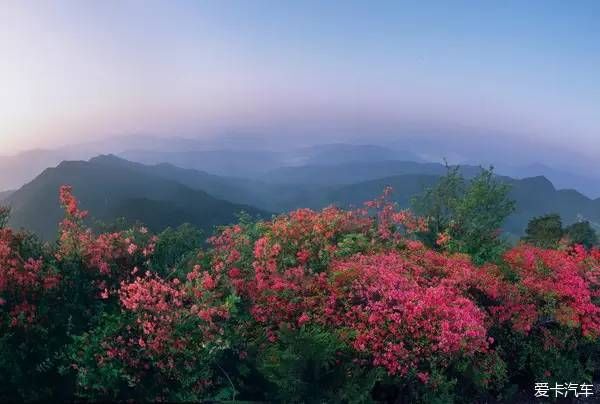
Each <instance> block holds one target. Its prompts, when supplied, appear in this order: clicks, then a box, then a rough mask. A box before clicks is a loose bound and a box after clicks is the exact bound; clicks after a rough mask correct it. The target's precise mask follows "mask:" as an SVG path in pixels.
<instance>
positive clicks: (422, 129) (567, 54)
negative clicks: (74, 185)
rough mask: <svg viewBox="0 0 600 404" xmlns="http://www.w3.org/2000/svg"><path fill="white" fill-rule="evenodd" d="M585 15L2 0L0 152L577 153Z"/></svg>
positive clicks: (586, 84)
mask: <svg viewBox="0 0 600 404" xmlns="http://www.w3.org/2000/svg"><path fill="white" fill-rule="evenodd" d="M599 19H600V2H598V1H595V0H589V1H586V0H581V1H576V2H568V1H552V0H546V1H506V0H503V1H485V2H482V1H460V0H456V1H431V2H429V1H418V2H415V1H410V2H409V1H407V2H404V1H398V0H396V1H384V0H382V1H376V2H373V1H367V0H364V1H354V0H344V1H326V0H322V1H310V0H306V1H301V2H297V1H281V0H279V1H276V0H273V1H260V0H239V1H234V0H229V1H228V0H214V1H212V0H207V1H201V0H197V1H177V0H172V1H166V0H165V1H127V0H120V1H117V0H104V1H85V0H79V1H77V0H74V1H64V0H62V1H61V0H56V1H45V0H37V1H28V0H3V1H2V2H0V154H6V153H10V152H14V151H18V150H24V149H29V148H36V147H56V146H60V145H64V144H69V143H77V142H84V141H90V140H96V139H100V138H103V137H107V136H117V135H131V134H142V133H143V134H155V135H161V136H186V137H202V136H215V135H217V136H218V134H221V133H223V134H224V133H253V134H260V135H264V136H266V137H268V136H271V137H276V138H279V139H280V140H283V141H287V140H288V139H289V140H290V141H291V140H298V139H315V140H329V139H331V140H340V139H355V140H356V139H357V140H360V141H361V142H362V143H368V142H369V140H370V139H383V138H385V139H395V141H396V142H401V141H402V139H403V136H413V137H414V136H417V137H418V136H420V135H419V134H423V136H425V135H427V136H429V137H430V138H431V139H433V141H435V140H436V139H439V140H440V141H444V142H446V143H452V141H453V140H454V139H455V138H456V139H459V138H460V139H466V138H468V139H474V141H477V142H480V143H481V144H484V145H485V143H486V142H488V141H492V140H493V142H495V143H496V144H501V143H503V142H511V144H515V145H517V146H516V147H518V144H519V143H520V142H523V143H524V144H528V145H537V144H540V145H543V146H544V147H548V148H549V149H552V148H553V150H570V151H573V152H575V153H579V154H582V155H586V156H588V157H591V156H594V155H595V154H597V153H598V152H600V114H599V113H598V111H599V106H600V74H598V72H599V71H600V24H598V20H599ZM407 139H408V137H407Z"/></svg>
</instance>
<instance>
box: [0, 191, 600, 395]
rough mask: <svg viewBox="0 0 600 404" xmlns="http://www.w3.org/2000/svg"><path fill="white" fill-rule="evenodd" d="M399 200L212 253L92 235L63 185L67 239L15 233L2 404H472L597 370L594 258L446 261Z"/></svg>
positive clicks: (1, 278) (1, 332)
mask: <svg viewBox="0 0 600 404" xmlns="http://www.w3.org/2000/svg"><path fill="white" fill-rule="evenodd" d="M388 196H389V190H386V192H384V195H383V196H382V197H381V198H379V199H377V200H375V201H371V202H368V203H366V204H365V206H364V207H363V208H360V209H355V210H343V209H338V208H335V207H329V208H326V209H324V210H322V211H313V210H309V209H300V210H297V211H294V212H290V213H288V214H285V215H280V216H277V217H274V218H273V219H271V220H268V221H260V222H256V221H253V220H252V219H251V218H249V217H246V216H242V217H241V219H240V221H239V223H238V224H235V225H231V226H227V227H223V228H220V229H218V231H217V232H216V233H215V234H214V235H213V236H211V237H210V238H209V239H208V240H207V242H206V243H203V242H202V240H201V239H200V235H199V234H198V232H197V231H195V230H194V229H193V228H190V227H189V226H184V227H181V228H179V229H169V230H167V231H165V232H164V233H163V234H159V235H152V234H150V232H149V231H148V230H147V229H145V228H144V227H140V226H137V227H134V228H131V229H128V230H123V231H118V232H109V233H102V234H94V233H93V232H92V231H91V230H90V229H88V228H87V227H86V226H85V225H84V224H83V219H84V218H85V217H86V212H84V211H82V210H81V209H80V207H79V205H78V202H77V201H76V200H75V198H74V197H73V196H72V193H71V189H70V188H69V187H63V188H62V189H61V190H60V200H61V203H62V204H63V206H64V208H65V219H64V220H63V222H62V223H61V224H60V231H59V237H58V240H57V241H56V243H55V244H52V245H49V244H43V243H41V242H39V241H38V240H37V239H36V238H35V237H34V236H31V235H27V234H22V233H15V232H14V231H12V230H10V229H7V228H2V229H0V354H1V355H0V378H1V380H2V383H1V384H0V399H1V400H77V399H85V400H135V401H139V400H150V401H199V400H223V401H230V400H250V401H275V402H278V401H282V402H324V401H325V402H377V401H382V402H394V401H399V400H407V401H414V402H452V401H456V402H473V401H475V400H482V401H485V400H488V401H490V400H495V399H500V400H510V399H511V397H512V395H514V394H516V393H517V392H519V391H522V390H527V391H529V390H531V388H532V386H533V383H534V382H536V381H557V382H560V383H562V382H564V381H565V380H567V381H568V380H570V381H574V382H579V383H581V382H591V381H592V380H595V378H597V377H598V375H599V374H598V372H599V370H598V365H599V364H600V359H599V350H598V338H599V337H600V252H599V251H598V250H595V249H589V248H588V249H586V248H583V247H581V246H572V247H564V248H562V249H560V250H547V249H542V248H539V247H534V246H531V245H528V244H520V245H518V246H515V247H512V248H510V249H506V250H505V251H500V252H499V253H496V252H495V253H494V260H493V262H486V261H482V259H481V258H482V255H481V254H477V253H474V256H475V259H474V256H473V255H469V254H465V253H457V252H456V251H457V250H456V249H455V248H453V246H454V245H455V240H453V239H452V237H453V233H449V232H442V233H439V234H437V235H435V236H436V237H435V238H436V240H435V244H436V247H435V249H432V248H431V247H428V246H427V244H428V243H429V242H430V240H429V239H431V238H432V236H431V235H429V236H428V237H429V238H428V240H429V241H426V244H424V243H423V242H421V241H420V240H419V237H421V236H422V235H423V234H424V233H427V234H428V233H429V232H431V229H432V228H433V227H432V225H431V223H430V219H429V218H427V217H417V216H415V215H413V214H412V213H411V212H410V211H408V210H399V209H398V208H397V207H396V206H395V205H394V204H393V203H391V202H389V199H388ZM494 237H495V236H494ZM498 254H499V256H500V258H497V255H498Z"/></svg>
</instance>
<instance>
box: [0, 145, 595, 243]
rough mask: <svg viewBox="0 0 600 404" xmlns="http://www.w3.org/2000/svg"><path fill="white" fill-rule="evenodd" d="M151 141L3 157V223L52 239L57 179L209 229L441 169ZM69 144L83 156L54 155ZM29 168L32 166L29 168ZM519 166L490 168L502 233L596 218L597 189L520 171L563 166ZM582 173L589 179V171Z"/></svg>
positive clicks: (397, 161)
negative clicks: (6, 214)
mask: <svg viewBox="0 0 600 404" xmlns="http://www.w3.org/2000/svg"><path fill="white" fill-rule="evenodd" d="M128 142H129V143H128V144H126V145H127V146H136V145H138V146H139V144H140V143H141V141H140V139H138V138H131V139H129V140H128ZM117 143H118V142H117ZM147 144H148V143H147ZM156 145H157V147H164V148H165V149H167V150H166V151H160V150H141V149H137V150H134V149H131V150H125V151H122V152H120V153H118V155H115V154H102V155H99V156H94V157H91V158H90V157H89V156H90V154H92V155H93V154H94V150H95V149H98V148H99V147H98V145H96V146H94V145H87V146H80V147H78V148H76V147H72V148H69V149H62V150H60V151H36V152H35V153H34V152H31V153H29V154H23V155H20V156H13V157H12V158H8V159H4V160H2V164H4V165H5V167H7V168H6V169H5V170H3V171H2V173H3V174H2V175H3V176H4V177H6V178H9V177H10V178H11V179H12V182H9V183H10V184H12V185H14V186H13V187H12V188H15V190H14V192H2V193H0V200H2V202H1V203H2V204H6V205H9V206H11V208H12V214H11V218H10V225H11V226H13V227H15V228H26V229H28V230H32V231H35V232H36V233H38V234H40V235H41V236H42V237H43V238H45V239H52V238H53V237H54V236H55V235H56V231H57V227H56V223H58V222H59V220H60V218H61V216H62V212H61V209H60V206H59V203H58V197H57V195H58V188H59V187H60V186H61V185H63V184H69V185H72V186H73V189H74V193H75V196H76V197H77V198H78V199H80V201H81V204H82V207H83V208H84V209H87V210H90V212H91V213H92V215H93V219H94V220H99V221H102V222H106V223H111V222H113V221H115V220H117V219H118V218H121V217H124V218H126V219H127V220H128V221H129V222H136V221H139V222H143V223H145V224H146V225H148V226H149V227H150V228H151V229H152V230H154V231H160V230H162V229H164V228H166V227H169V226H171V227H173V226H178V225H180V224H183V223H186V222H189V223H192V224H194V225H196V226H197V227H199V228H201V229H204V230H205V231H206V232H210V231H211V230H212V228H213V227H214V226H216V225H222V224H227V223H231V222H233V221H235V220H237V215H238V214H239V213H240V212H241V211H244V212H247V213H248V214H250V215H254V216H261V217H269V216H270V215H271V214H275V213H282V212H286V211H289V210H293V209H296V208H300V207H309V208H313V209H319V208H322V207H325V206H328V205H331V204H334V205H337V206H340V207H351V206H355V207H356V206H360V205H361V204H362V202H364V201H366V200H369V199H373V198H375V197H377V196H378V195H380V194H381V192H382V190H383V189H384V188H385V187H386V186H392V188H393V189H394V192H393V198H394V200H395V201H396V202H398V203H399V205H401V206H402V207H409V206H410V202H411V199H412V198H413V197H414V196H416V195H418V194H419V193H421V192H423V190H425V189H426V188H427V187H430V186H432V185H434V184H435V183H436V182H437V180H438V179H439V178H440V176H442V175H444V174H445V173H446V170H447V168H446V166H445V165H444V164H441V163H434V162H427V161H425V160H424V159H423V158H422V157H420V156H419V155H417V154H415V153H412V152H409V151H402V150H394V149H391V148H386V147H383V146H374V145H349V144H327V145H317V146H311V147H301V148H295V149H290V150H273V151H264V150H226V149H219V150H216V149H215V150H199V151H194V150H185V149H186V148H194V147H200V145H199V144H196V143H194V142H193V141H183V140H182V141H179V142H178V141H175V142H173V143H172V144H171V145H170V148H167V145H166V144H165V142H162V141H160V140H157V143H156ZM102 147H103V150H105V149H110V148H111V147H113V146H111V145H107V144H103V145H102ZM77 153H80V155H82V156H84V158H82V159H69V158H65V160H64V161H63V160H61V161H60V162H58V163H56V161H57V160H60V159H61V158H63V157H64V156H66V157H70V156H73V155H77ZM24 156H28V157H32V156H36V157H37V158H35V159H32V160H31V164H30V165H26V164H22V165H19V164H20V157H24ZM44 166H45V167H44ZM9 167H10V168H9ZM21 167H23V169H22V170H21V171H19V169H20V168H21ZM41 167H43V168H41ZM25 168H26V169H25ZM36 169H40V170H41V171H40V173H38V174H39V175H36V173H35V170H36ZM460 169H461V172H462V174H463V175H464V176H465V178H467V179H468V178H472V177H474V176H476V175H477V174H479V172H480V171H481V168H480V167H479V166H476V165H461V166H460ZM529 169H530V171H527V170H525V169H524V170H523V171H522V173H521V174H522V175H520V176H518V175H517V174H519V171H515V172H514V174H515V175H514V177H511V176H503V175H501V174H503V173H502V172H498V175H499V176H498V178H499V179H500V180H501V181H504V182H507V183H509V184H510V185H511V194H510V197H511V198H512V199H514V200H515V201H516V202H517V208H516V211H515V212H514V214H513V215H511V216H510V217H509V218H508V220H507V221H506V223H505V226H504V231H506V232H507V234H509V235H512V236H514V237H518V236H520V235H522V234H523V231H524V228H525V226H526V225H527V222H528V221H529V220H530V219H531V218H532V217H534V216H539V215H543V214H546V213H559V214H560V215H561V216H562V217H563V220H564V221H565V223H572V222H575V221H578V220H581V219H586V220H590V221H591V222H592V223H600V199H592V198H589V197H588V196H586V195H584V194H582V193H581V192H579V191H577V190H572V189H571V190H569V189H563V190H560V189H557V187H555V185H554V184H553V183H552V182H551V181H550V180H549V179H548V178H546V177H544V176H541V175H534V176H531V177H527V176H526V174H527V173H537V172H540V171H539V170H541V171H542V172H544V170H546V169H547V170H548V172H549V173H553V174H554V176H555V177H557V178H562V181H567V180H568V179H569V178H568V177H567V175H566V174H564V173H562V172H560V171H559V170H554V171H553V170H551V169H550V168H548V167H545V166H541V165H537V166H531V167H529ZM11 171H12V173H14V175H13V176H12V177H11V176H10V175H9V174H10V173H11ZM560 174H562V177H560ZM27 176H31V177H33V179H32V180H31V181H30V182H28V183H27V184H25V185H23V186H22V187H19V184H18V181H17V179H18V178H21V181H26V180H25V178H26V177H27ZM517 177H518V178H517ZM6 178H4V180H5V181H6ZM581 178H583V177H581ZM581 178H573V179H572V181H573V182H574V183H576V181H578V180H581ZM5 183H6V182H5ZM559 183H563V182H559ZM588 183H589V184H590V188H593V183H594V182H593V181H592V179H590V181H589V182H585V184H588ZM585 184H584V183H582V184H580V185H585Z"/></svg>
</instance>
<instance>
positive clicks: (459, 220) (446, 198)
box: [414, 167, 515, 263]
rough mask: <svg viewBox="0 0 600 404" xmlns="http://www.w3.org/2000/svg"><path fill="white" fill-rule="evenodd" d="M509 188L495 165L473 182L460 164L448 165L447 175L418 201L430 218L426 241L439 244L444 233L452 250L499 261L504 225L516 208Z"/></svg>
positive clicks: (476, 258)
mask: <svg viewBox="0 0 600 404" xmlns="http://www.w3.org/2000/svg"><path fill="white" fill-rule="evenodd" d="M509 191H510V187H509V185H508V184H505V183H502V182H500V181H499V180H498V179H497V178H496V177H495V176H494V172H493V168H492V167H490V168H489V169H482V171H481V173H480V174H479V175H478V176H477V177H475V178H474V179H472V180H471V181H469V182H467V181H465V179H464V178H463V176H462V175H461V173H460V169H459V167H452V168H450V167H448V172H447V174H446V176H444V177H442V178H441V179H440V181H439V182H438V183H437V185H435V186H434V187H433V188H430V189H428V190H427V191H426V192H425V193H424V194H423V195H422V196H421V197H418V198H417V199H416V200H415V201H414V206H415V210H416V211H417V213H419V214H421V215H424V216H426V217H427V218H428V221H429V230H428V231H427V232H426V233H425V234H423V241H424V242H425V243H426V244H428V245H429V246H432V247H435V245H436V244H440V243H441V242H440V235H442V236H443V238H442V239H441V240H444V243H445V244H446V248H447V249H448V250H449V251H452V252H461V253H466V254H470V255H471V256H472V257H473V259H474V261H475V262H477V263H483V262H486V261H491V260H495V259H496V258H498V257H499V256H500V254H501V253H502V251H503V250H504V249H505V248H506V242H505V240H504V239H503V238H502V237H501V231H500V228H501V226H502V223H503V222H504V220H505V219H506V218H507V217H508V216H509V215H510V214H511V213H512V212H513V211H514V209H515V202H514V201H512V200H510V199H509V197H508V193H509ZM438 247H440V246H439V245H438Z"/></svg>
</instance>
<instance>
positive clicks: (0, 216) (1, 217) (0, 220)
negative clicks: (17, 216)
mask: <svg viewBox="0 0 600 404" xmlns="http://www.w3.org/2000/svg"><path fill="white" fill-rule="evenodd" d="M9 217H10V208H7V207H4V206H0V229H2V228H4V227H6V224H7V223H8V218H9Z"/></svg>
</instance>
